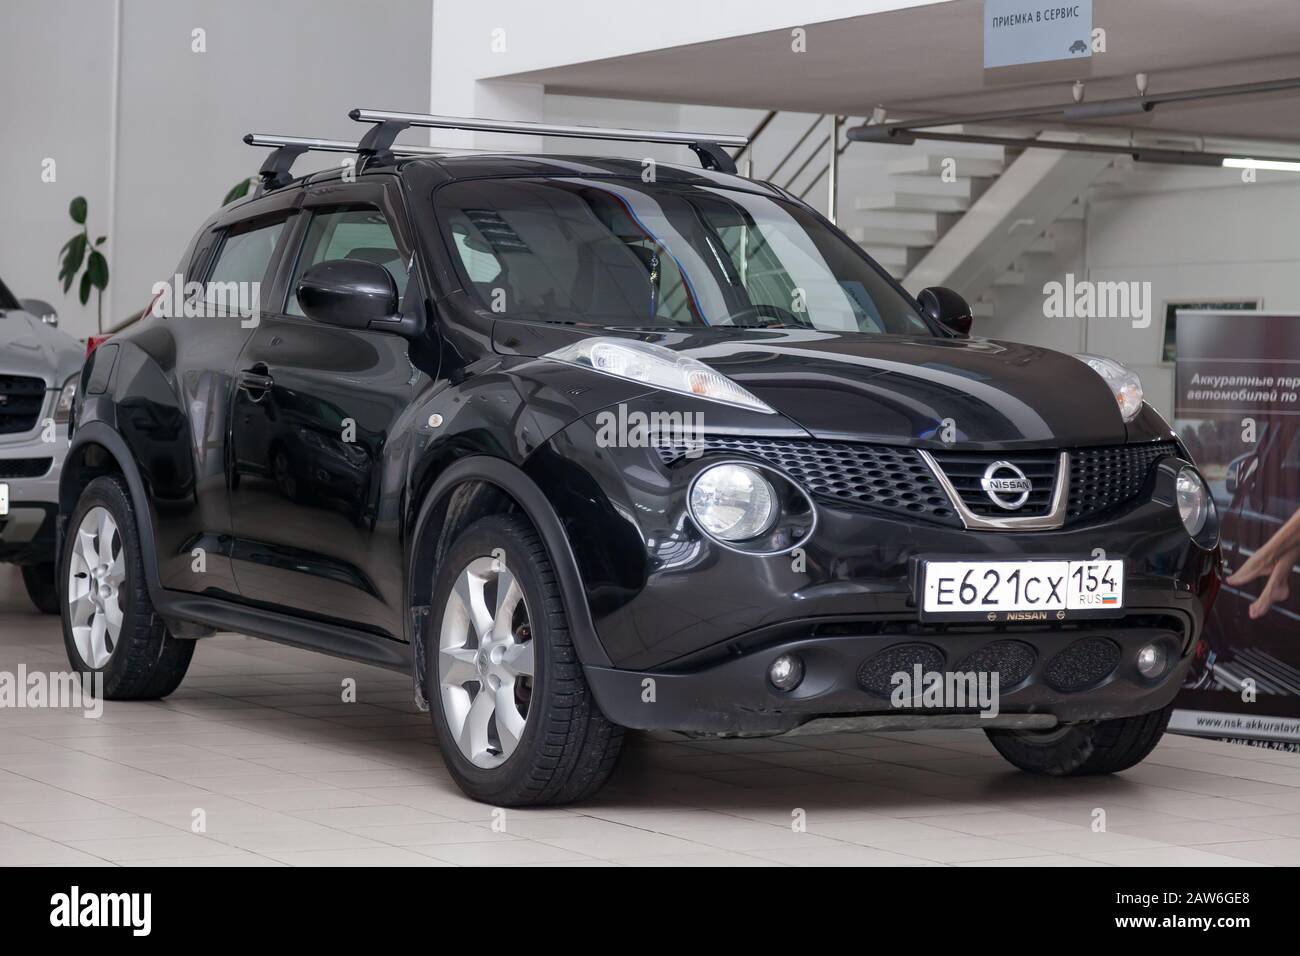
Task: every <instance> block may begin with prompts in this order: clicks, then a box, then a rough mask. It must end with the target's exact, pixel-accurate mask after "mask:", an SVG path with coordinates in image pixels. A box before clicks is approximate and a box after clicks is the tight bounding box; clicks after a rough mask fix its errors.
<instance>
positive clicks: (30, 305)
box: [18, 299, 59, 326]
mask: <svg viewBox="0 0 1300 956" xmlns="http://www.w3.org/2000/svg"><path fill="white" fill-rule="evenodd" d="M18 304H19V305H21V306H22V307H23V311H24V312H26V313H28V314H29V315H34V316H36V317H37V318H38V319H40V320H41V321H42V322H44V323H45V324H46V325H53V326H57V325H58V324H59V313H58V312H56V311H54V306H52V305H50V304H49V303H48V302H46V301H45V300H44V299H19V300H18Z"/></svg>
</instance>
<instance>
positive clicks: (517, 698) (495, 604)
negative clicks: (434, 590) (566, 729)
mask: <svg viewBox="0 0 1300 956" xmlns="http://www.w3.org/2000/svg"><path fill="white" fill-rule="evenodd" d="M534 666H535V663H534V659H533V641H532V626H531V622H530V619H529V616H528V606H527V604H526V603H525V601H524V594H523V591H522V590H520V587H519V582H518V581H516V580H515V577H514V575H513V574H511V573H510V572H509V571H508V570H507V569H506V567H505V563H504V562H503V561H501V560H498V559H497V558H494V557H480V558H475V559H474V560H473V561H471V562H470V563H469V564H468V565H467V566H466V567H465V568H464V569H462V571H461V572H460V574H459V576H458V577H457V578H456V586H455V587H453V588H452V589H451V592H450V593H449V594H448V595H447V603H446V607H445V608H444V610H443V614H442V628H441V632H440V633H439V636H438V685H439V687H438V690H439V696H440V697H441V699H442V709H443V715H444V716H445V717H446V719H447V726H448V728H449V729H450V730H451V733H452V736H454V737H455V739H456V744H457V746H459V748H460V752H461V754H462V755H464V757H465V759H467V760H469V761H470V763H472V764H474V766H476V767H481V768H483V769H486V770H490V769H492V768H494V767H498V766H500V765H501V764H503V763H504V762H505V761H506V760H507V758H509V756H510V755H511V753H513V752H514V750H515V748H516V747H517V746H518V744H519V739H520V738H521V737H522V736H523V733H524V727H525V725H526V724H527V721H528V707H529V704H530V702H531V700H532V689H533V673H534Z"/></svg>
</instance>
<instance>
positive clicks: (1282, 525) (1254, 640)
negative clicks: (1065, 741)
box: [1170, 311, 1300, 748]
mask: <svg viewBox="0 0 1300 956" xmlns="http://www.w3.org/2000/svg"><path fill="white" fill-rule="evenodd" d="M1177 328H1178V331H1177V359H1176V363H1175V383H1176V396H1175V400H1174V427H1175V429H1176V430H1177V432H1178V434H1179V437H1180V438H1182V440H1183V442H1184V443H1185V444H1186V445H1187V448H1188V450H1189V451H1190V452H1191V454H1192V457H1193V458H1194V459H1195V460H1196V463H1197V465H1198V466H1199V467H1200V469H1201V472H1202V474H1203V475H1204V476H1205V479H1206V481H1207V482H1208V483H1209V486H1210V490H1211V493H1212V494H1213V496H1214V500H1215V502H1216V504H1217V505H1218V509H1219V515H1220V520H1221V522H1222V542H1223V558H1224V565H1225V574H1226V580H1225V583H1224V586H1223V590H1222V591H1221V592H1220V594H1219V598H1218V601H1217V602H1216V603H1215V606H1214V610H1213V612H1212V614H1211V619H1210V621H1209V625H1208V627H1207V629H1206V632H1205V635H1204V636H1203V638H1202V640H1201V642H1200V645H1199V646H1198V648H1197V652H1196V660H1195V663H1194V665H1193V669H1192V672H1191V673H1190V675H1189V677H1188V683H1187V686H1186V687H1185V688H1184V690H1183V692H1182V694H1181V695H1180V697H1179V701H1178V702H1179V706H1180V708H1182V709H1181V710H1180V711H1179V712H1177V713H1176V714H1175V716H1174V719H1173V720H1172V721H1171V722H1170V729H1171V730H1175V731H1178V732H1181V733H1190V734H1197V735H1200V736H1209V737H1231V738H1238V739H1243V740H1247V741H1250V742H1253V743H1256V744H1259V745H1261V746H1287V747H1291V748H1300V315H1295V314H1291V315H1287V314H1281V313H1270V312H1267V311H1260V312H1226V311H1225V312H1191V311H1189V312H1180V313H1179V315H1178V326H1177Z"/></svg>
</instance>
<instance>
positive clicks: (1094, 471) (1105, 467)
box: [1066, 441, 1178, 521]
mask: <svg viewBox="0 0 1300 956" xmlns="http://www.w3.org/2000/svg"><path fill="white" fill-rule="evenodd" d="M1177 454H1178V445H1177V444H1176V443H1174V442H1171V441H1161V442H1150V443H1147V444H1144V445H1112V446H1110V447H1107V448H1076V449H1074V450H1072V451H1071V452H1070V502H1069V505H1068V506H1067V510H1066V520H1067V521H1079V520H1081V519H1083V518H1087V517H1090V516H1091V515H1094V514H1099V513H1100V512H1103V511H1107V510H1109V509H1111V508H1114V507H1115V506H1117V505H1121V504H1123V503H1124V502H1126V501H1128V500H1130V499H1131V498H1133V497H1134V496H1135V495H1137V493H1138V492H1139V491H1141V490H1142V485H1143V483H1144V482H1145V481H1146V478H1147V475H1148V474H1149V473H1150V471H1151V466H1152V465H1154V464H1155V463H1156V462H1157V461H1158V460H1159V459H1161V458H1164V457H1166V456H1167V455H1177Z"/></svg>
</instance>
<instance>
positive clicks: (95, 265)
mask: <svg viewBox="0 0 1300 956" xmlns="http://www.w3.org/2000/svg"><path fill="white" fill-rule="evenodd" d="M86 213H87V204H86V197H85V196H78V197H77V198H76V199H74V200H72V202H71V203H70V204H69V206H68V215H70V216H71V217H72V221H73V222H75V223H76V224H77V225H79V226H80V227H81V232H79V233H77V234H76V235H74V236H73V237H72V238H71V239H69V240H68V241H67V242H65V243H64V244H63V248H62V249H61V250H59V256H60V257H61V258H62V260H63V264H62V265H61V266H60V268H59V278H60V279H62V280H63V294H64V295H67V294H68V290H69V289H71V288H72V283H73V281H74V280H76V278H77V273H78V272H81V282H80V285H79V287H78V289H77V294H78V297H79V298H80V299H81V304H82V305H85V304H86V303H87V302H89V301H90V290H91V289H94V290H96V300H95V304H96V306H97V311H98V319H97V322H98V330H99V331H100V332H102V331H104V290H105V289H107V288H108V260H107V259H105V258H104V254H103V253H102V252H100V251H99V250H100V247H101V246H102V245H103V244H104V243H105V242H107V241H108V236H100V237H99V238H98V239H96V240H95V241H94V243H92V242H91V241H90V230H89V229H87V228H86ZM83 264H84V265H85V271H84V272H83V271H82V265H83Z"/></svg>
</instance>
